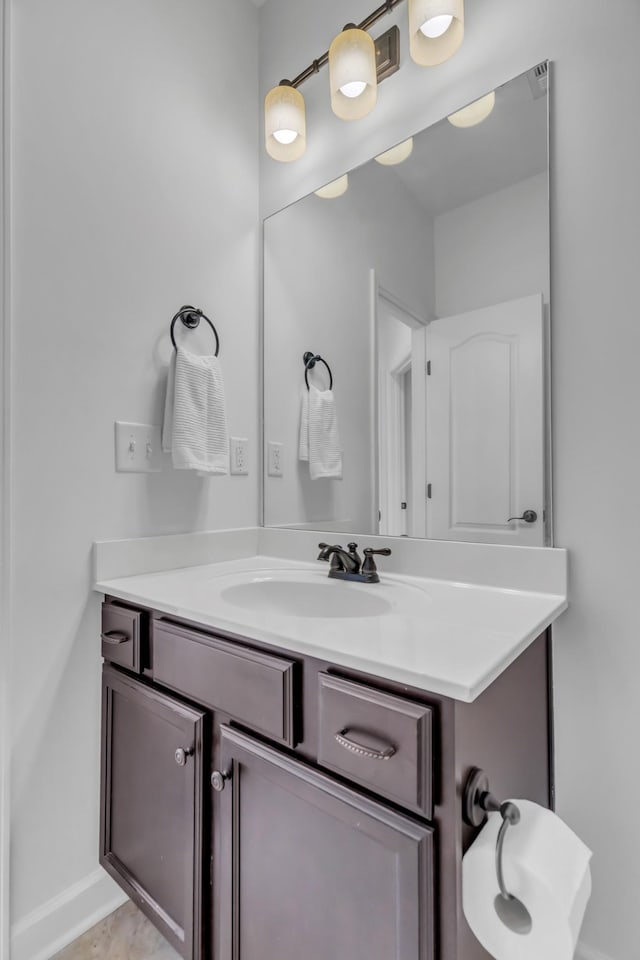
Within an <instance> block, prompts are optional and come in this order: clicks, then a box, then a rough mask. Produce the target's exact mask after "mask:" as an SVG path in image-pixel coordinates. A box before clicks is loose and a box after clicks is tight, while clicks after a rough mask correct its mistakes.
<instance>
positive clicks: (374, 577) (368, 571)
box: [362, 547, 391, 583]
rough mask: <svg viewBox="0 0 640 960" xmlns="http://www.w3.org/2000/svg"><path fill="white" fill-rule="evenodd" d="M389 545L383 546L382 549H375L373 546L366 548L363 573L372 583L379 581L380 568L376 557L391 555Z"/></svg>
mask: <svg viewBox="0 0 640 960" xmlns="http://www.w3.org/2000/svg"><path fill="white" fill-rule="evenodd" d="M390 556H391V550H390V549H389V547H383V548H382V550H374V549H373V547H365V548H364V563H363V564H362V573H363V574H365V575H366V577H367V579H368V580H369V582H370V583H378V580H379V577H378V568H377V567H376V562H375V560H374V559H373V558H374V557H390Z"/></svg>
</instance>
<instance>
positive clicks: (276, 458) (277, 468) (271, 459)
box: [267, 440, 283, 477]
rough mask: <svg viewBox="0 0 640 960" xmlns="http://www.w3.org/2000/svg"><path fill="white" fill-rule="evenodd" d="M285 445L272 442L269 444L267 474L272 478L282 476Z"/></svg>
mask: <svg viewBox="0 0 640 960" xmlns="http://www.w3.org/2000/svg"><path fill="white" fill-rule="evenodd" d="M282 448H283V444H281V443H276V442H275V441H274V440H270V441H269V443H268V444H267V473H268V474H269V476H270V477H281V476H282V459H283V452H282Z"/></svg>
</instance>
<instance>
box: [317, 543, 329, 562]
mask: <svg viewBox="0 0 640 960" xmlns="http://www.w3.org/2000/svg"><path fill="white" fill-rule="evenodd" d="M330 549H331V547H330V546H329V544H328V543H319V544H318V550H319V551H320V553H319V554H318V558H317V559H318V560H328V559H329V550H330Z"/></svg>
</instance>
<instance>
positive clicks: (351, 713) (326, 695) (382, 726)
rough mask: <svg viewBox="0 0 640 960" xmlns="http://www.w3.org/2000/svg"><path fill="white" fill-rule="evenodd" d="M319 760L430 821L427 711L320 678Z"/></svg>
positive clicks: (370, 690) (337, 680)
mask: <svg viewBox="0 0 640 960" xmlns="http://www.w3.org/2000/svg"><path fill="white" fill-rule="evenodd" d="M318 679H319V685H320V688H319V691H318V693H319V700H318V703H319V706H318V710H319V718H318V761H319V763H321V764H322V765H323V766H324V767H328V768H329V769H330V770H335V771H336V772H337V773H340V774H342V775H343V776H345V777H348V778H349V780H353V781H355V782H356V783H359V784H361V785H362V786H364V787H368V788H369V789H370V790H373V791H374V792H375V793H377V794H379V795H380V796H382V797H386V798H387V799H389V800H392V801H393V802H394V803H398V804H400V805H401V806H403V807H406V808H407V809H409V810H414V811H416V812H417V813H421V814H422V815H423V816H425V817H428V818H431V816H432V814H433V797H432V714H431V709H430V707H427V706H425V705H424V704H421V703H414V702H412V701H411V700H403V699H402V698H400V697H396V696H393V695H391V694H389V693H383V692H382V691H380V690H375V689H373V688H372V687H367V686H365V685H364V684H360V683H353V682H352V681H350V680H342V679H341V678H340V677H334V676H330V675H328V674H320V676H319V678H318Z"/></svg>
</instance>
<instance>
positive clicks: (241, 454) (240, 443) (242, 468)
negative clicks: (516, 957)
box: [229, 437, 249, 477]
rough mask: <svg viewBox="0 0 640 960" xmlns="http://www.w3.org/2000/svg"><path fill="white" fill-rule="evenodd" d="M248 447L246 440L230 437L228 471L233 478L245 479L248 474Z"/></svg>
mask: <svg viewBox="0 0 640 960" xmlns="http://www.w3.org/2000/svg"><path fill="white" fill-rule="evenodd" d="M248 447H249V441H248V440H247V439H246V438H242V437H231V439H230V440H229V454H230V469H231V473H232V474H234V476H241V477H245V476H246V475H247V474H248V473H249V462H248V460H247V455H248Z"/></svg>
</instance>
